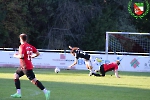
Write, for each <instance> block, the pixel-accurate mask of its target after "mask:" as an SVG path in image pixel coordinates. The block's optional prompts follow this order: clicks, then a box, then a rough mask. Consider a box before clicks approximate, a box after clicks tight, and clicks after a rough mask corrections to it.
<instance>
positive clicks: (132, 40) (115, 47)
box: [105, 32, 150, 59]
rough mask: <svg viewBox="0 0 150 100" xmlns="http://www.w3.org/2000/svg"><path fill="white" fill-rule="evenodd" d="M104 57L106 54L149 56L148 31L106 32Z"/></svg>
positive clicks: (149, 37)
mask: <svg viewBox="0 0 150 100" xmlns="http://www.w3.org/2000/svg"><path fill="white" fill-rule="evenodd" d="M105 45H106V47H105V53H106V59H108V54H117V55H146V56H150V33H133V32H106V44H105Z"/></svg>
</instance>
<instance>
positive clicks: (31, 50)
mask: <svg viewBox="0 0 150 100" xmlns="http://www.w3.org/2000/svg"><path fill="white" fill-rule="evenodd" d="M19 38H20V43H21V45H20V46H19V52H18V54H17V53H16V54H14V57H15V58H18V59H19V60H20V67H19V68H18V69H17V70H16V73H15V74H14V82H15V87H16V90H17V92H16V93H15V94H13V95H11V97H13V98H21V96H22V95H21V87H20V80H19V78H20V77H22V76H23V75H26V76H27V78H28V79H29V80H30V81H31V83H33V84H34V85H36V86H37V87H38V88H39V89H41V90H42V91H43V92H44V94H45V97H46V100H49V99H50V91H49V90H47V89H46V88H45V87H44V86H43V84H42V83H41V82H40V81H39V80H37V79H36V77H35V74H34V72H33V65H32V62H31V59H32V58H35V57H37V56H39V55H40V53H39V52H38V51H37V49H36V48H35V47H34V46H32V45H30V44H28V43H27V35H26V34H24V33H22V34H20V36H19Z"/></svg>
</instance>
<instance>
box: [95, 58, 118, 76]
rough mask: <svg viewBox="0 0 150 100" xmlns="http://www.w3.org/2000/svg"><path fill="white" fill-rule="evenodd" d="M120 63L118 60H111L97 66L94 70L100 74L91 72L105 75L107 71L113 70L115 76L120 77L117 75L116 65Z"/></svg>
mask: <svg viewBox="0 0 150 100" xmlns="http://www.w3.org/2000/svg"><path fill="white" fill-rule="evenodd" d="M119 64H120V61H118V60H117V61H116V62H112V63H109V64H102V65H101V66H100V68H99V70H95V72H100V74H97V73H93V74H92V75H94V76H102V77H104V76H105V73H106V72H108V71H114V73H115V76H116V77H117V78H120V76H119V75H118V65H119Z"/></svg>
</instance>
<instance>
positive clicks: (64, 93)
mask: <svg viewBox="0 0 150 100" xmlns="http://www.w3.org/2000/svg"><path fill="white" fill-rule="evenodd" d="M15 70H16V68H0V100H45V96H44V93H43V92H42V91H40V90H39V89H38V88H37V87H36V86H34V85H33V84H32V83H31V82H30V81H29V80H28V79H27V78H26V76H23V77H22V78H21V79H20V81H21V88H22V98H17V99H15V98H11V97H10V95H11V94H14V93H15V92H16V90H15V87H14V81H13V74H14V72H15ZM34 72H35V74H36V77H37V79H39V80H40V81H41V82H42V83H43V85H44V86H45V87H46V88H47V89H49V90H51V97H50V100H134V99H135V100H150V73H148V72H147V73H146V72H119V75H120V76H121V78H119V79H118V78H115V76H114V74H113V72H108V73H107V74H106V77H94V76H88V73H89V72H88V71H85V70H61V71H60V73H58V74H56V73H54V69H34ZM111 74H113V75H112V76H111Z"/></svg>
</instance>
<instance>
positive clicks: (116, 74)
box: [115, 70, 120, 78]
mask: <svg viewBox="0 0 150 100" xmlns="http://www.w3.org/2000/svg"><path fill="white" fill-rule="evenodd" d="M115 76H116V77H117V78H120V76H119V75H118V70H115Z"/></svg>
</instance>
